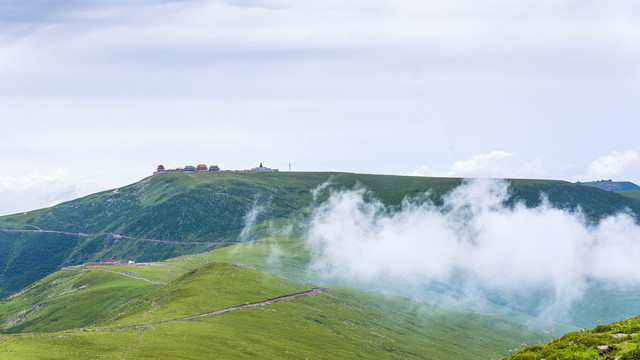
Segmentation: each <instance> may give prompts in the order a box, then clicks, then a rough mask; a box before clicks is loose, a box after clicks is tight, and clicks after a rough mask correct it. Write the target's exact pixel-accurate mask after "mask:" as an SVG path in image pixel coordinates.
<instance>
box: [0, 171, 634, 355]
mask: <svg viewBox="0 0 640 360" xmlns="http://www.w3.org/2000/svg"><path fill="white" fill-rule="evenodd" d="M326 181H330V182H331V183H332V184H333V188H335V189H352V188H354V187H358V186H363V187H365V188H367V189H369V191H370V192H369V196H372V197H375V198H377V199H380V200H381V201H382V202H383V203H384V204H385V205H387V206H389V207H391V208H393V207H397V206H399V205H400V204H401V202H402V200H403V199H405V198H407V197H413V196H420V195H421V194H424V193H425V192H429V194H430V199H431V200H432V201H434V203H436V204H441V203H442V197H443V195H444V194H446V193H447V192H448V191H450V190H451V189H452V188H453V187H455V186H457V185H459V184H460V183H461V182H462V180H461V179H449V178H421V177H403V176H384V175H360V174H347V173H335V174H329V173H279V174H233V173H220V174H164V175H161V176H156V177H152V178H147V179H144V180H143V181H141V182H138V183H135V184H132V185H129V186H127V187H123V188H120V189H114V190H109V191H105V192H102V193H98V194H94V195H91V196H88V197H85V198H82V199H78V200H74V201H71V202H68V203H64V204H60V205H58V206H56V207H53V208H49V209H42V210H36V211H32V212H28V213H25V214H16V215H12V216H5V217H1V218H0V229H8V230H35V231H29V232H15V231H13V232H12V231H0V296H6V295H9V294H13V295H10V296H8V297H5V298H4V299H2V301H1V303H0V332H2V333H5V334H8V335H7V336H4V337H2V338H0V358H3V359H4V358H19V359H30V358H34V359H39V358H60V359H63V358H64V359H67V358H131V359H134V358H135V359H138V358H158V357H161V358H211V357H216V358H243V357H244V358H249V357H261V358H303V357H310V358H354V357H355V358H357V357H367V358H396V357H415V358H434V359H449V358H451V359H462V358H464V359H467V358H485V359H486V358H497V357H500V356H506V355H507V354H508V350H509V349H514V348H516V347H518V345H519V344H521V343H527V344H532V343H537V342H539V341H541V340H548V339H550V335H546V334H544V333H542V332H540V331H538V330H533V329H531V328H528V327H526V326H523V325H522V324H529V325H531V326H534V327H536V328H538V329H543V328H545V327H549V326H551V327H552V328H555V331H556V332H555V333H554V334H556V335H558V334H563V333H565V332H567V331H570V329H571V327H567V326H564V325H562V324H547V323H546V321H543V320H540V319H536V318H534V317H532V316H531V314H528V313H527V312H523V311H520V310H519V309H510V308H507V307H504V306H501V305H500V304H498V303H487V304H484V305H486V307H487V309H488V312H491V313H500V314H501V315H500V316H502V318H497V317H495V316H485V315H481V314H476V313H470V312H465V311H454V310H445V309H441V308H437V307H434V306H430V305H426V304H425V303H421V302H419V301H410V300H408V299H405V298H400V297H393V296H383V295H379V294H377V293H373V292H368V291H362V289H369V290H373V291H376V292H380V293H385V292H393V293H396V294H398V293H399V294H405V295H407V296H409V295H410V296H411V298H412V299H418V300H420V299H421V298H429V297H430V298H432V299H433V298H437V297H438V296H444V295H442V294H445V293H446V292H447V291H450V290H452V289H451V288H449V287H448V285H447V284H440V285H437V286H436V287H438V288H435V287H434V288H423V289H418V290H416V289H409V290H406V293H403V292H402V291H403V290H404V289H403V288H402V286H403V284H392V286H395V288H393V289H389V288H385V287H384V286H382V285H380V286H378V285H375V284H374V285H371V284H369V285H367V286H364V287H360V290H356V289H350V287H354V286H356V285H354V284H350V283H348V282H345V281H344V280H338V279H331V278H327V277H325V276H323V275H321V274H318V273H314V272H313V271H311V270H310V268H309V263H310V261H311V259H312V258H311V255H310V253H309V251H308V248H307V247H306V245H305V243H304V241H303V240H301V238H302V237H303V234H304V231H305V229H304V226H303V225H301V224H304V219H305V218H306V217H307V216H308V214H309V211H310V209H311V208H312V207H313V206H314V205H316V204H318V203H319V202H321V201H323V200H324V199H325V198H326V196H327V194H326V193H325V194H323V195H321V196H320V198H318V199H314V197H313V195H312V190H313V189H315V188H317V187H318V186H319V185H320V184H322V183H324V182H326ZM510 182H511V188H510V189H511V200H510V203H515V202H519V201H520V202H524V203H525V204H527V205H528V206H535V205H537V204H539V203H540V201H541V198H540V194H541V193H544V194H546V196H547V197H548V199H549V201H550V202H551V203H552V204H554V206H557V207H563V208H570V209H574V208H576V207H577V206H580V207H581V209H582V210H583V212H584V214H585V215H586V216H587V217H588V218H590V219H593V220H597V219H598V218H600V217H602V216H605V215H609V214H612V213H615V212H618V211H622V210H623V209H631V210H633V211H635V212H636V213H638V214H640V200H638V199H633V198H631V197H625V196H622V195H619V194H614V193H610V192H607V191H603V190H600V189H596V188H592V187H587V186H578V185H574V184H570V183H566V182H560V181H544V180H510ZM323 196H324V198H323ZM301 220H302V221H301ZM38 229H43V230H55V231H64V232H66V233H52V232H42V231H38ZM118 235H126V236H129V237H131V238H127V237H122V236H118ZM134 238H139V239H137V240H136V239H134ZM144 239H146V240H149V241H146V240H144ZM151 240H153V241H151ZM215 242H237V244H236V245H233V246H226V245H227V244H222V243H220V244H215ZM108 258H116V259H130V260H136V261H137V262H141V261H142V262H145V261H147V262H149V261H153V262H154V263H153V264H152V265H148V266H140V267H131V266H110V267H74V268H73V270H65V271H58V270H59V269H60V268H61V267H63V266H70V265H77V264H81V263H83V262H87V261H95V260H104V259H108ZM162 260H166V261H162ZM43 277H44V278H43ZM311 284H314V285H311ZM327 284H328V285H329V286H330V287H331V288H332V289H333V290H331V291H326V292H323V293H322V294H320V295H316V296H310V297H305V298H300V299H296V300H292V301H283V302H279V303H274V304H270V305H268V306H264V307H256V308H246V309H242V310H237V311H233V312H229V313H225V314H221V315H216V316H213V315H212V316H206V317H202V318H198V319H197V320H191V321H177V322H172V323H166V324H155V325H150V324H153V323H158V322H162V321H167V320H172V319H179V318H183V317H188V316H193V315H196V314H202V313H206V312H210V311H215V310H220V309H225V308H228V307H233V306H237V305H242V304H246V303H253V302H258V301H263V300H267V299H272V298H276V297H279V296H283V295H287V294H292V293H298V292H301V291H306V290H309V289H311V288H312V287H313V286H316V285H320V286H327ZM25 286H26V288H25ZM358 286H360V285H358ZM23 288H24V289H23ZM21 289H22V290H21ZM600 290H602V289H600ZM600 290H598V289H596V290H595V291H593V292H590V293H589V296H591V297H590V298H589V299H590V300H591V301H592V302H593V303H598V304H602V308H585V309H583V310H584V311H583V312H584V314H583V313H579V312H575V313H571V314H570V317H572V318H567V321H568V322H570V323H573V324H574V325H575V324H576V322H577V321H573V320H571V319H574V320H575V318H587V317H589V316H591V317H592V316H594V314H596V313H597V314H602V310H603V309H605V310H606V311H609V310H610V311H609V312H608V313H607V316H610V317H611V316H616V317H617V316H619V315H620V314H618V312H619V311H620V310H625V311H626V309H627V308H628V309H632V308H635V306H636V304H637V299H638V298H640V294H638V293H637V292H636V293H624V294H622V293H613V292H607V291H600ZM607 309H609V310H607ZM462 310H465V309H462ZM606 311H605V312H606ZM510 320H514V321H517V322H520V323H521V324H516V323H514V322H512V321H510ZM145 324H147V325H146V326H143V327H136V328H128V329H121V330H112V331H102V330H105V329H116V328H121V327H124V326H131V325H145ZM582 325H584V324H583V323H580V326H582ZM574 328H575V327H574ZM83 329H84V330H83ZM40 333H42V334H40ZM10 334H14V335H10Z"/></svg>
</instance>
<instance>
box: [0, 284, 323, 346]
mask: <svg viewBox="0 0 640 360" xmlns="http://www.w3.org/2000/svg"><path fill="white" fill-rule="evenodd" d="M326 290H329V289H327V288H313V289H311V290H309V291H304V292H299V293H295V294H290V295H284V296H280V297H277V298H273V299H268V300H264V301H259V302H254V303H248V304H242V305H236V306H232V307H228V308H225V309H220V310H215V311H210V312H206V313H202V314H198V315H192V316H187V317H183V318H178V319H171V320H164V321H158V322H152V323H147V324H137V325H127V326H121V327H116V328H102V329H82V330H81V331H60V332H57V333H29V334H7V335H0V338H7V337H19V336H37V335H48V334H74V333H80V332H102V331H118V330H126V329H137V328H142V327H147V326H154V325H162V324H168V323H172V322H178V321H187V320H193V319H197V318H201V317H204V316H211V315H221V314H225V313H228V312H230V311H234V310H240V309H244V308H249V307H257V306H265V305H269V304H273V303H276V302H280V301H290V300H295V299H299V298H301V297H305V296H313V295H318V294H320V293H321V292H323V291H326Z"/></svg>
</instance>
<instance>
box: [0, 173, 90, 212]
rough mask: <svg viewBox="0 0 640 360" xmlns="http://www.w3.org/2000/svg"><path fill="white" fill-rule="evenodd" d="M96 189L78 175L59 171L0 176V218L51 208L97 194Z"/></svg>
mask: <svg viewBox="0 0 640 360" xmlns="http://www.w3.org/2000/svg"><path fill="white" fill-rule="evenodd" d="M96 185H97V186H100V185H98V184H93V183H92V182H91V181H90V180H88V179H87V178H85V177H84V176H81V175H72V174H70V173H68V172H67V171H65V170H63V169H56V170H54V171H52V172H49V173H42V172H30V173H26V174H23V175H17V176H16V175H8V174H7V175H4V176H0V215H5V214H9V213H16V212H20V211H29V210H34V209H38V208H42V207H47V206H53V205H56V204H59V203H61V202H64V201H68V200H72V199H76V198H78V197H80V196H83V195H87V194H88V193H89V191H90V190H93V191H97V190H98V189H96Z"/></svg>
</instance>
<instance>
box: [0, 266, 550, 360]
mask: <svg viewBox="0 0 640 360" xmlns="http://www.w3.org/2000/svg"><path fill="white" fill-rule="evenodd" d="M209 255H210V254H206V255H199V256H188V257H183V258H181V259H174V260H171V261H168V262H166V263H163V264H161V265H156V266H149V267H144V268H139V270H140V271H138V272H137V273H136V274H135V276H140V277H145V278H147V279H149V280H154V281H160V280H165V281H168V282H169V283H168V284H166V285H162V284H160V285H155V286H149V285H148V284H147V283H145V282H142V281H139V280H138V281H136V282H134V284H137V287H138V288H139V289H141V290H140V291H139V295H137V297H136V298H135V299H133V300H132V301H129V302H126V303H125V304H123V305H122V306H120V307H117V308H115V309H111V310H110V311H104V309H103V307H102V306H101V304H100V302H97V301H96V302H94V301H93V300H91V299H90V298H92V297H93V296H95V291H94V292H92V291H91V289H92V287H99V288H102V287H104V286H108V284H113V283H114V282H116V283H117V282H118V281H114V279H112V278H109V277H105V278H103V279H93V283H92V285H90V286H87V287H85V288H82V289H79V290H76V291H74V292H71V293H68V294H66V295H63V296H60V297H58V298H64V297H67V298H68V299H67V300H68V301H67V303H68V304H72V303H75V302H79V303H82V304H84V306H85V307H86V308H87V309H86V310H85V313H84V314H85V316H87V314H88V313H90V312H91V311H93V312H95V313H96V314H98V316H93V318H96V317H98V318H99V319H98V320H96V321H94V323H95V324H99V325H97V327H96V326H94V327H92V328H91V329H93V330H95V329H97V328H101V327H107V328H113V327H117V326H120V325H127V324H146V323H149V322H155V321H161V320H168V319H174V318H179V317H183V316H188V315H194V314H198V313H202V312H207V311H212V310H216V309H221V308H226V307H229V306H234V305H239V304H244V303H247V302H254V301H260V300H266V299H269V298H274V297H277V296H281V295H284V294H289V293H295V292H300V291H304V290H307V289H309V288H310V286H309V285H304V284H299V283H294V282H290V281H287V280H284V279H281V278H278V277H273V276H269V275H266V274H264V273H261V272H258V271H256V270H252V269H249V268H246V267H238V266H234V265H231V264H226V263H211V262H209V261H210V258H209ZM110 269H111V268H110ZM113 270H123V269H117V268H113ZM87 274H89V275H91V274H93V275H104V274H111V273H106V272H102V271H100V270H81V269H79V270H76V271H68V272H60V273H56V274H53V275H51V276H50V277H48V278H47V279H43V281H41V282H40V283H38V284H36V285H34V286H33V287H31V288H29V289H27V290H26V292H25V293H24V294H22V295H19V296H17V297H15V298H13V299H11V300H10V301H8V302H7V303H6V304H4V305H0V306H4V307H6V306H9V307H11V306H16V305H17V303H19V302H21V301H22V302H24V301H28V300H29V298H30V297H29V296H26V295H28V294H27V293H31V294H32V295H36V294H40V295H41V297H46V292H47V290H46V289H53V288H56V287H58V284H59V283H61V282H64V281H63V280H61V279H67V278H70V277H76V278H77V279H85V278H86V276H87ZM111 275H116V276H118V279H120V280H121V281H120V282H119V283H121V284H124V283H127V281H126V280H125V278H126V277H124V276H122V275H118V274H111ZM127 279H128V278H127ZM132 280H133V279H132ZM105 284H106V285H105ZM65 286H66V285H65ZM63 288H64V286H63ZM56 291H59V290H55V291H53V292H54V293H55V292H56ZM109 293H110V294H111V296H112V297H115V298H123V297H130V296H131V295H130V294H129V295H124V294H123V293H131V289H130V288H127V287H117V286H115V287H110V290H109ZM35 297H37V295H36V296H35ZM85 300H86V301H85ZM33 301H34V302H37V300H33ZM45 308H46V307H44V308H43V309H45ZM38 311H42V310H38ZM69 311H77V309H69ZM34 314H35V313H34ZM69 315H70V314H69V313H66V312H64V311H63V312H62V314H60V317H61V318H64V317H65V316H69ZM83 327H88V324H85V325H83ZM69 328H71V326H70V322H67V324H66V326H62V327H60V328H59V329H60V330H62V329H69ZM39 331H46V330H45V329H40V330H39ZM545 338H547V337H546V336H545V335H544V334H542V333H541V332H537V331H533V330H530V329H527V328H525V327H523V326H522V325H518V324H515V323H511V322H506V321H503V320H499V319H495V318H491V317H487V316H482V315H477V314H469V313H460V312H454V311H445V310H442V309H437V308H434V307H430V306H426V305H422V304H418V303H414V302H411V301H408V300H406V299H403V298H398V297H387V296H382V295H376V294H373V293H365V292H361V291H355V290H349V289H334V290H331V291H326V292H324V293H322V294H320V295H316V296H312V297H306V298H300V299H297V300H292V301H285V302H279V303H275V304H271V305H267V306H265V307H257V308H247V309H242V310H237V311H233V312H230V313H226V314H223V315H218V316H210V317H204V318H199V319H198V320H197V321H183V322H175V323H169V324H161V325H152V326H147V327H144V328H137V329H128V330H117V331H109V332H95V331H90V332H82V331H79V330H67V331H65V332H59V333H52V334H35V335H26V336H9V337H6V336H5V337H0V354H2V356H1V357H2V358H3V359H5V358H6V359H14V358H15V359H40V358H50V359H75V358H78V359H92V358H123V359H147V358H148V359H153V358H185V359H189V358H192V359H200V358H212V357H213V358H228V359H231V358H255V357H260V358H305V357H308V358H327V359H328V358H358V357H366V358H401V357H402V358H406V357H410V358H430V359H458V358H482V359H486V358H496V357H498V356H500V355H501V354H502V355H505V354H506V353H507V349H509V348H513V347H515V346H517V344H520V343H522V342H527V343H535V342H537V341H540V340H542V339H545Z"/></svg>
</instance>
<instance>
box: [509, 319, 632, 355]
mask: <svg viewBox="0 0 640 360" xmlns="http://www.w3.org/2000/svg"><path fill="white" fill-rule="evenodd" d="M638 332H640V316H637V317H633V318H630V319H626V320H620V321H617V322H614V323H612V324H608V325H600V324H598V325H597V326H596V327H595V328H593V329H590V330H586V329H585V330H583V331H579V332H572V333H569V334H566V335H564V336H563V337H561V338H559V339H556V340H553V341H551V342H550V343H548V344H546V345H533V346H528V347H524V348H522V349H521V350H519V351H518V352H515V353H514V354H512V355H511V356H510V357H509V358H508V359H511V360H541V359H547V360H552V359H575V360H583V359H584V360H592V359H618V360H636V359H640V336H639V335H638Z"/></svg>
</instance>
